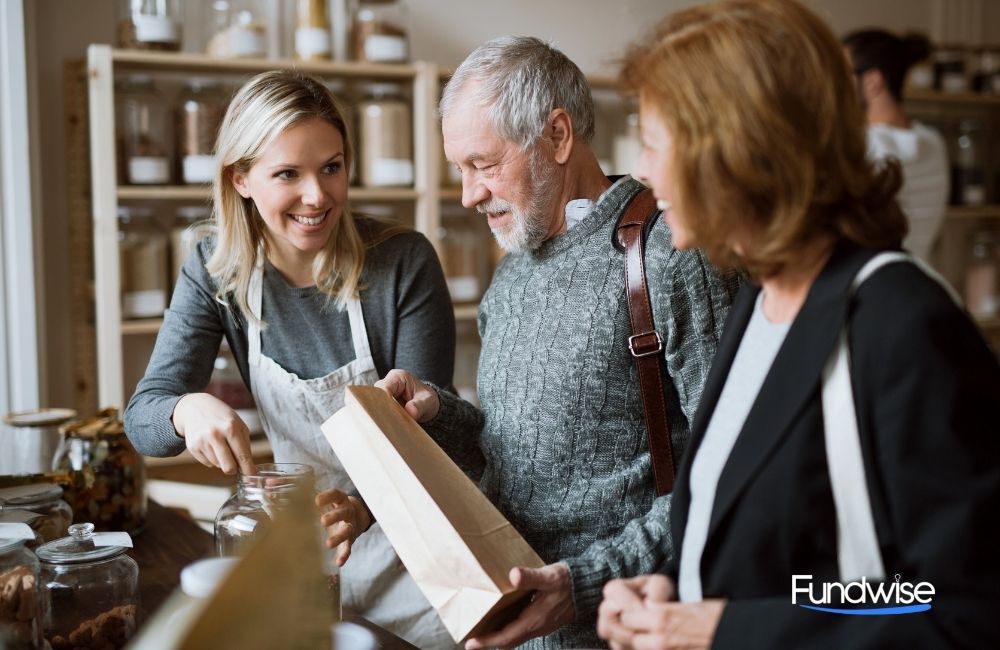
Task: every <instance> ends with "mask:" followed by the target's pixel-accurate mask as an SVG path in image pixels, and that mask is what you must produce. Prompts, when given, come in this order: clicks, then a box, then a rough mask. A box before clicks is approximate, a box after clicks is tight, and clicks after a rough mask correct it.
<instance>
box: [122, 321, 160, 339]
mask: <svg viewBox="0 0 1000 650" xmlns="http://www.w3.org/2000/svg"><path fill="white" fill-rule="evenodd" d="M162 325H163V319H162V318H143V319H136V320H126V321H122V336H129V335H133V336H134V335H143V334H156V333H158V332H159V331H160V327H161V326H162Z"/></svg>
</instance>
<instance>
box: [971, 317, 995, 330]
mask: <svg viewBox="0 0 1000 650" xmlns="http://www.w3.org/2000/svg"><path fill="white" fill-rule="evenodd" d="M976 324H977V325H979V327H980V329H982V330H983V331H984V332H987V333H995V332H997V333H1000V317H993V318H977V319H976Z"/></svg>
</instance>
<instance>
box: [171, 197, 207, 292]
mask: <svg viewBox="0 0 1000 650" xmlns="http://www.w3.org/2000/svg"><path fill="white" fill-rule="evenodd" d="M211 217H212V211H211V209H210V208H209V207H208V206H207V205H183V206H181V207H179V208H177V218H176V219H175V220H174V225H173V227H172V228H171V229H170V260H171V270H172V273H171V276H170V285H171V286H176V285H177V278H179V277H180V275H181V269H182V268H184V263H185V262H187V259H188V257H190V256H191V253H192V252H193V251H194V249H195V246H197V245H198V242H199V241H201V238H202V237H203V236H204V233H203V232H201V231H200V230H199V229H198V228H196V227H195V226H196V225H197V224H199V223H204V222H206V221H208V220H209V219H210V218H211Z"/></svg>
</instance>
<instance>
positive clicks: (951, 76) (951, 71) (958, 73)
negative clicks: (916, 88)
mask: <svg viewBox="0 0 1000 650" xmlns="http://www.w3.org/2000/svg"><path fill="white" fill-rule="evenodd" d="M933 58H934V86H935V87H936V88H937V89H938V90H940V91H941V92H945V93H964V92H968V90H969V79H968V77H967V76H966V65H965V58H966V56H965V50H963V49H962V48H960V47H958V46H953V45H942V46H941V47H940V49H938V50H937V51H935V52H934V57H933Z"/></svg>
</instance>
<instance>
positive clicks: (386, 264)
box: [125, 219, 455, 456]
mask: <svg viewBox="0 0 1000 650" xmlns="http://www.w3.org/2000/svg"><path fill="white" fill-rule="evenodd" d="M358 223H359V229H360V230H361V232H362V234H363V235H364V234H366V233H370V232H371V229H372V228H377V227H379V226H378V225H376V224H375V222H371V221H369V220H365V219H359V220H358ZM211 245H212V241H211V240H210V239H206V240H203V241H202V242H201V243H200V244H199V245H198V247H197V248H196V250H195V251H194V253H193V254H192V255H191V257H190V258H189V259H188V260H187V262H186V263H185V265H184V267H183V269H182V271H181V275H180V278H178V281H177V286H176V287H175V289H174V293H173V297H172V299H171V301H170V308H169V309H168V310H167V312H166V314H165V315H164V319H163V326H162V327H161V328H160V332H159V335H158V336H157V338H156V346H155V348H154V349H153V354H152V357H151V358H150V361H149V366H148V367H147V368H146V374H145V376H144V377H143V378H142V380H141V381H140V382H139V385H138V386H137V388H136V391H135V394H134V395H133V396H132V399H131V400H129V404H128V407H127V408H126V410H125V430H126V431H127V432H128V436H129V439H130V440H131V441H132V443H133V444H134V445H135V446H136V448H137V449H138V450H139V451H140V452H142V453H144V454H147V455H150V456H171V455H175V454H178V453H180V452H181V451H183V450H184V440H183V438H180V437H178V436H177V433H176V431H175V429H174V426H173V423H172V421H171V416H172V415H173V411H174V406H175V405H176V404H177V401H178V400H179V399H180V398H181V396H183V395H185V394H187V393H192V392H199V391H202V390H204V388H205V386H206V385H207V383H208V380H209V377H210V375H211V373H212V368H213V365H214V361H215V357H216V355H217V354H218V351H219V345H220V343H221V341H222V338H223V337H225V339H226V341H227V342H228V343H229V346H230V348H231V349H232V351H233V356H234V357H235V359H236V364H237V366H238V367H239V370H240V374H241V375H242V377H243V380H244V382H246V384H247V386H249V385H250V373H249V367H248V365H247V326H246V319H245V318H244V317H243V315H242V314H238V313H235V311H236V309H235V308H234V309H230V308H229V307H227V306H226V305H223V304H221V303H219V302H218V301H216V300H215V298H214V294H215V291H216V286H217V285H216V283H215V282H214V280H213V279H212V278H211V276H210V275H209V274H208V272H207V271H206V270H205V262H206V260H207V259H208V257H209V255H210V252H211V248H210V247H211ZM361 287H362V288H361V292H360V293H361V307H362V311H363V313H364V317H365V324H366V328H367V330H368V340H369V343H370V345H371V351H372V356H373V357H374V360H375V367H376V369H377V370H378V373H379V375H380V376H383V375H385V373H386V372H388V371H389V370H391V369H392V368H405V369H407V370H409V371H411V372H412V373H413V374H414V375H416V376H420V377H428V378H430V377H433V378H434V379H433V381H435V382H440V383H441V384H442V385H450V384H451V379H452V372H453V370H454V363H455V316H454V310H453V307H452V304H451V299H450V297H449V295H448V287H447V285H446V284H445V279H444V274H443V272H442V270H441V265H440V263H439V261H438V259H437V255H436V254H435V252H434V248H433V247H432V246H431V245H430V242H428V241H427V239H426V238H425V237H424V236H423V235H421V234H418V233H416V232H411V231H407V232H403V233H400V234H397V235H395V236H393V237H390V238H389V239H387V240H385V241H383V242H381V243H379V244H377V245H375V246H374V247H372V248H369V249H368V250H367V252H366V257H365V266H364V272H363V275H362V278H361ZM262 290H263V296H262V301H263V304H262V312H263V313H262V317H263V320H264V321H265V322H266V323H267V328H266V329H265V330H264V331H263V334H262V337H261V345H262V352H263V353H264V354H266V355H268V356H269V357H271V358H272V359H274V360H275V361H276V362H277V363H278V364H279V365H281V367H283V368H284V369H285V370H287V371H289V372H293V373H295V374H296V375H298V376H299V377H300V378H303V379H307V378H313V377H322V376H324V375H326V374H329V373H330V372H332V371H333V370H335V369H337V368H339V367H340V366H343V365H345V364H347V363H349V362H351V361H353V360H354V358H355V354H354V346H353V344H352V342H351V330H350V326H349V323H348V316H347V312H346V311H340V310H338V309H337V308H336V305H335V303H334V302H333V301H328V300H327V297H326V296H325V295H323V294H321V293H319V292H318V291H317V290H316V288H315V287H307V288H296V287H292V286H289V285H288V283H287V282H285V280H284V278H283V277H282V276H281V275H280V274H279V273H278V272H277V271H276V270H275V269H274V267H272V266H271V265H270V264H265V268H264V279H263V287H262Z"/></svg>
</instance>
